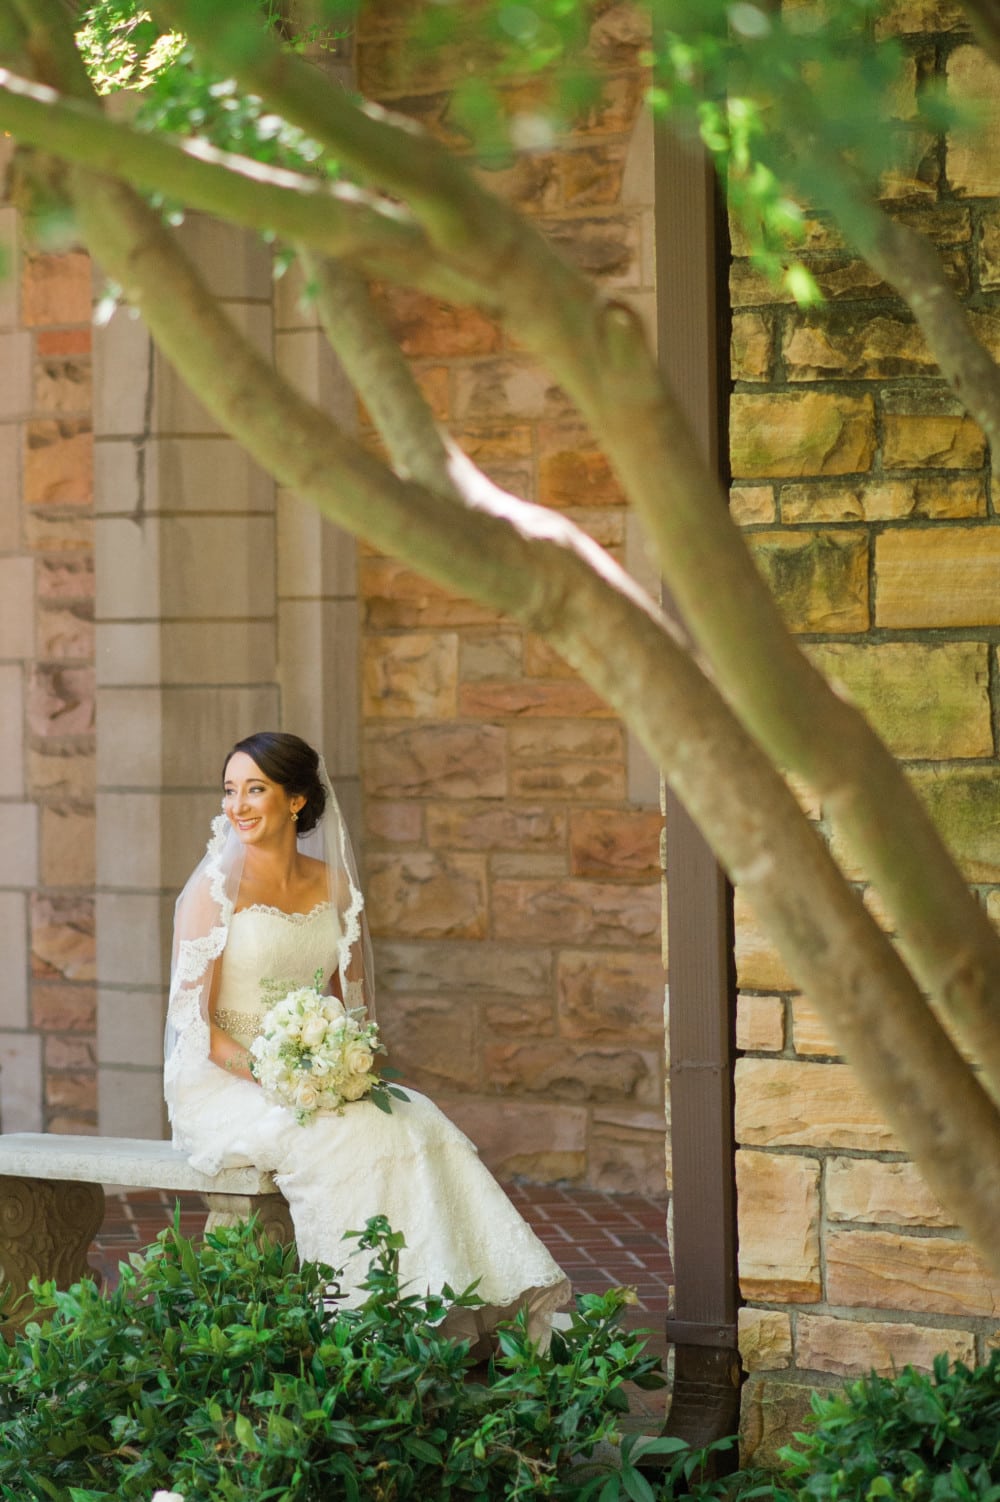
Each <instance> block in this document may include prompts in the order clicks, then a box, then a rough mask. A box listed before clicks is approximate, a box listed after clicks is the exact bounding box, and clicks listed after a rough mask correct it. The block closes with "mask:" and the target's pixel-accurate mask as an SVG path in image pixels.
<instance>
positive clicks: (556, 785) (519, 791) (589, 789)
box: [510, 761, 626, 799]
mask: <svg viewBox="0 0 1000 1502" xmlns="http://www.w3.org/2000/svg"><path fill="white" fill-rule="evenodd" d="M510 790H511V792H512V793H513V795H514V796H515V797H516V798H572V799H579V798H595V799H604V798H621V799H624V797H625V794H626V788H625V767H624V764H623V763H622V762H617V761H616V762H601V761H558V762H553V763H552V764H551V765H546V764H544V763H542V764H540V765H538V766H531V765H525V766H514V767H512V768H511V774H510Z"/></svg>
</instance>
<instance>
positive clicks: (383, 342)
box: [299, 250, 458, 500]
mask: <svg viewBox="0 0 1000 1502" xmlns="http://www.w3.org/2000/svg"><path fill="white" fill-rule="evenodd" d="M299 259H300V261H301V263H302V267H303V270H304V272H305V275H306V280H307V283H309V284H311V286H312V287H313V288H314V289H315V298H316V308H317V311H318V313H319V316H320V322H321V323H322V325H323V329H324V332H325V333H326V337H327V338H328V339H329V341H330V343H331V345H332V346H333V348H334V349H335V350H336V351H337V354H338V355H339V357H340V360H341V363H342V365H343V366H344V369H345V370H346V372H347V375H348V378H349V380H350V381H351V384H352V385H353V386H354V389H355V390H356V391H357V393H358V395H359V396H360V397H361V399H362V401H363V402H364V404H365V406H366V407H367V408H368V411H369V412H370V414H371V417H372V421H373V422H374V424H375V427H376V428H377V430H378V432H379V434H380V436H381V438H382V441H383V443H384V444H385V446H386V448H387V449H388V451H389V454H390V456H391V458H392V462H393V467H394V468H395V470H396V473H397V474H399V475H402V476H403V478H404V479H413V480H416V481H417V482H418V484H421V485H425V486H426V487H427V489H428V490H432V491H435V492H436V493H437V494H438V495H442V496H448V497H449V498H451V499H452V500H457V499H458V495H457V492H456V490H455V487H454V484H453V483H452V478H451V475H450V473H449V470H448V444H447V441H446V439H445V437H444V435H443V434H442V433H441V430H440V429H439V428H438V425H437V423H436V422H435V421H434V415H433V413H432V412H431V409H430V407H429V406H428V405H427V402H426V400H425V398H424V394H423V392H422V391H421V390H420V387H419V386H418V385H417V382H416V380H415V378H414V375H413V372H412V371H411V369H410V367H409V365H408V364H407V363H406V360H405V359H404V358H403V355H402V353H401V351H400V348H399V345H398V344H397V343H396V341H395V340H394V339H392V338H391V337H390V335H389V333H388V330H387V329H386V327H385V325H384V323H383V322H382V320H381V318H379V316H378V314H377V313H376V311H375V309H374V307H373V305H372V300H371V295H370V293H369V291H368V284H367V282H366V281H365V279H364V277H363V276H362V275H361V274H360V272H358V271H356V270H355V269H354V268H353V267H351V266H345V265H344V264H343V263H342V262H338V261H332V260H330V259H329V258H319V257H317V256H315V255H313V253H312V252H311V251H308V250H300V252H299Z"/></svg>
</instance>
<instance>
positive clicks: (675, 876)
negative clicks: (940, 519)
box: [656, 128, 739, 1445]
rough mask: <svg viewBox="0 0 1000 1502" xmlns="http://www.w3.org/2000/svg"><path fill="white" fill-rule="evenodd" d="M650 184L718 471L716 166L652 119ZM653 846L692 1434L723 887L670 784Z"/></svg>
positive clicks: (710, 1198) (722, 326)
mask: <svg viewBox="0 0 1000 1502" xmlns="http://www.w3.org/2000/svg"><path fill="white" fill-rule="evenodd" d="M656 185H657V195H656V196H657V219H656V244H657V306H658V332H659V359H660V364H661V367H662V369H663V371H664V373H665V374H666V376H667V378H668V380H669V381H670V384H671V386H672V387H673V390H674V392H675V394H676V395H677V397H678V399H679V401H680V402H681V405H682V406H683V408H684V411H685V414H686V416H687V418H688V421H689V422H690V424H691V426H692V428H693V430H694V432H695V434H696V436H697V437H698V439H699V440H700V442H701V445H702V448H703V451H704V453H705V456H706V458H707V459H708V460H709V463H710V464H711V465H712V467H713V469H715V471H716V472H717V473H718V474H719V475H720V477H721V478H723V479H726V478H727V477H728V467H727V457H726V444H725V433H726V422H725V400H726V397H727V395H728V332H729V319H728V299H727V297H726V291H725V289H726V266H727V260H728V237H727V236H726V232H725V224H724V220H723V218H722V215H721V212H720V203H719V193H718V189H717V186H716V182H715V176H714V173H713V171H712V168H711V165H710V164H709V163H708V162H707V161H706V159H705V156H704V154H703V153H702V152H701V151H700V150H697V149H695V148H693V147H689V146H686V145H684V144H682V143H680V142H679V141H678V140H677V139H676V138H675V137H674V136H672V135H671V134H670V133H669V132H668V131H667V130H666V129H662V128H661V129H659V130H658V132H657V140H656ZM664 603H665V604H666V605H667V607H668V609H669V608H670V604H671V602H670V600H669V599H665V601H664ZM666 845H667V861H666V867H667V869H666V881H667V913H668V950H669V966H670V1106H671V1121H672V1127H671V1142H672V1159H673V1190H672V1206H673V1263H674V1275H675V1280H676V1289H675V1305H674V1311H673V1315H672V1317H671V1318H670V1319H668V1321H667V1337H668V1339H669V1340H670V1341H671V1342H673V1344H674V1347H675V1352H674V1354H675V1371H674V1391H673V1398H672V1402H671V1409H670V1417H669V1422H668V1429H669V1432H670V1433H672V1434H678V1435H681V1436H682V1437H683V1438H685V1439H688V1440H689V1441H691V1443H693V1444H696V1445H701V1444H706V1443H708V1442H709V1441H711V1440H712V1439H716V1438H719V1437H720V1436H721V1435H723V1434H731V1433H733V1432H734V1431H735V1429H736V1426H737V1422H738V1416H739V1401H738V1389H739V1356H738V1351H737V1342H736V1310H737V1305H738V1284H737V1270H736V1203H735V1198H736V1197H735V1185H734V1173H733V1153H734V1137H733V1087H732V1066H733V1052H734V1046H735V1044H734V1033H735V1020H734V1019H735V977H734V966H733V957H732V956H733V936H732V891H731V888H730V887H729V884H728V882H727V881H726V878H725V876H724V874H723V872H722V871H721V870H720V868H719V867H718V865H717V864H716V862H715V858H714V856H713V855H712V852H711V851H710V850H709V848H708V846H707V845H706V843H705V841H704V840H703V839H702V837H701V835H700V833H699V832H698V830H697V828H696V827H695V825H694V823H693V822H692V820H691V819H690V817H689V816H688V814H687V813H686V811H685V810H684V808H683V806H682V805H681V804H680V803H679V802H678V801H677V799H676V798H675V797H674V796H673V795H672V794H670V793H668V795H667V841H666Z"/></svg>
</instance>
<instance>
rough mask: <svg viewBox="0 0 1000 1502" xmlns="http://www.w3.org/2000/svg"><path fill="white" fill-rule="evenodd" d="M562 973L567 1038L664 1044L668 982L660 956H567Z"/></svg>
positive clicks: (569, 953) (574, 953)
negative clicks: (665, 1003)
mask: <svg viewBox="0 0 1000 1502" xmlns="http://www.w3.org/2000/svg"><path fill="white" fill-rule="evenodd" d="M556 973H557V981H558V988H559V1019H560V1032H561V1033H562V1035H563V1036H564V1037H567V1038H594V1039H602V1038H603V1039H619V1040H620V1039H622V1038H628V1040H629V1042H632V1043H660V1044H662V1042H663V1031H664V986H665V983H666V976H665V974H664V971H663V965H662V963H661V961H660V956H659V955H658V954H656V953H646V954H643V953H638V954H607V953H604V954H602V953H601V952H600V951H599V950H594V949H585V950H578V951H577V950H567V951H565V952H564V953H562V954H561V955H560V956H559V959H558V962H557V971H556Z"/></svg>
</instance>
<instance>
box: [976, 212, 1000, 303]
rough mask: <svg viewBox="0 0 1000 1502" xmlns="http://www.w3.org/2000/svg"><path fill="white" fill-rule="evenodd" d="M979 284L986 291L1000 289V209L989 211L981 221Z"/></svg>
mask: <svg viewBox="0 0 1000 1502" xmlns="http://www.w3.org/2000/svg"><path fill="white" fill-rule="evenodd" d="M979 282H980V285H981V286H982V288H983V289H984V291H987V292H995V291H996V290H997V289H998V288H1000V209H995V208H994V209H989V210H987V212H986V213H984V214H983V217H982V220H981V221H980V238H979Z"/></svg>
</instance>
